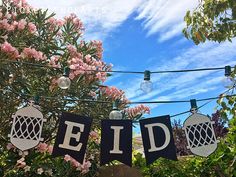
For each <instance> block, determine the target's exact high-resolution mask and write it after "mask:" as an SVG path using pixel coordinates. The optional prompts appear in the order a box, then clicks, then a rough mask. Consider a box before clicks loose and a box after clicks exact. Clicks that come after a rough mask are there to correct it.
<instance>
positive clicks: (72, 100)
mask: <svg viewBox="0 0 236 177" xmlns="http://www.w3.org/2000/svg"><path fill="white" fill-rule="evenodd" d="M232 89H233V88H231V89H229V90H227V91H226V92H228V91H230V90H232ZM11 92H13V93H15V94H17V95H18V96H20V97H22V98H34V97H35V96H37V97H39V98H44V99H50V100H63V101H68V102H95V103H108V104H112V103H113V102H111V101H100V100H93V99H77V98H76V99H73V98H62V97H50V96H38V95H30V94H22V93H17V92H14V91H13V90H11ZM226 92H224V93H223V94H221V95H220V96H216V97H208V98H203V99H196V101H197V102H204V101H211V100H217V99H220V98H229V97H235V96H236V94H231V95H224V94H225V93H226ZM119 103H120V104H122V102H119ZM175 103H190V100H174V101H164V100H163V101H161V100H160V101H137V102H132V101H130V102H125V104H130V105H131V104H175Z"/></svg>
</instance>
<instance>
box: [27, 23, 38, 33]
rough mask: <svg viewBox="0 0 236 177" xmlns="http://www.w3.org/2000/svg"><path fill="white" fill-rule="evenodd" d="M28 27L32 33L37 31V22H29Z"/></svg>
mask: <svg viewBox="0 0 236 177" xmlns="http://www.w3.org/2000/svg"><path fill="white" fill-rule="evenodd" d="M28 29H29V32H30V33H35V32H36V30H37V28H36V26H35V24H33V23H31V22H30V23H29V24H28Z"/></svg>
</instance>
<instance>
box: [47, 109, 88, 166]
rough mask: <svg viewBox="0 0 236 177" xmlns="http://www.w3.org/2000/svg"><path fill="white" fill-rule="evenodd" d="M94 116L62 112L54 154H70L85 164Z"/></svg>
mask: <svg viewBox="0 0 236 177" xmlns="http://www.w3.org/2000/svg"><path fill="white" fill-rule="evenodd" d="M91 124H92V118H90V117H85V116H79V115H76V114H71V113H65V112H64V113H62V116H61V119H60V123H59V128H58V132H57V137H56V141H55V145H54V148H53V152H52V155H53V156H61V155H66V154H68V155H70V156H71V157H73V158H74V159H76V160H77V161H78V162H79V163H81V164H83V161H84V156H85V151H86V146H87V142H88V137H89V132H90V128H91Z"/></svg>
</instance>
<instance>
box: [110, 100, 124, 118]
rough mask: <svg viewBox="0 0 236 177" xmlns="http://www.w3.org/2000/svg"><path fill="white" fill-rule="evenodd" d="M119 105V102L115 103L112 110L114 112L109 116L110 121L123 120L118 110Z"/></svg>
mask: <svg viewBox="0 0 236 177" xmlns="http://www.w3.org/2000/svg"><path fill="white" fill-rule="evenodd" d="M118 103H119V101H118V100H116V101H114V102H113V109H112V111H111V112H110V114H109V119H122V117H123V115H122V113H121V112H120V111H119V110H118Z"/></svg>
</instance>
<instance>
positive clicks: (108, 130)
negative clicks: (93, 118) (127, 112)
mask: <svg viewBox="0 0 236 177" xmlns="http://www.w3.org/2000/svg"><path fill="white" fill-rule="evenodd" d="M101 124H102V127H101V128H102V133H101V165H105V164H107V163H109V162H112V161H113V160H118V161H120V162H122V163H124V164H126V165H128V166H132V120H102V123H101Z"/></svg>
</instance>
